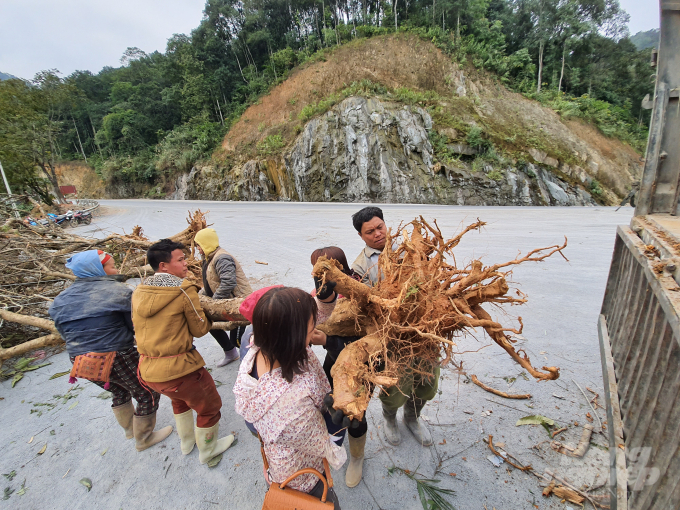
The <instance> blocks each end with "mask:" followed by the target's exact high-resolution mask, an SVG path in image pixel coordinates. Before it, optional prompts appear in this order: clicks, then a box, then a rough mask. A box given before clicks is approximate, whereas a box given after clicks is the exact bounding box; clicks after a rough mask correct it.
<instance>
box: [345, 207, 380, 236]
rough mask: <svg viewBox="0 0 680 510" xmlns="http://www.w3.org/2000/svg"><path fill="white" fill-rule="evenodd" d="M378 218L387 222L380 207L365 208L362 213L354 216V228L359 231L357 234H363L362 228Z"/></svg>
mask: <svg viewBox="0 0 680 510" xmlns="http://www.w3.org/2000/svg"><path fill="white" fill-rule="evenodd" d="M376 216H377V217H378V218H380V219H381V220H383V221H385V218H383V213H382V209H381V208H380V207H374V206H369V207H364V208H363V209H362V210H361V211H359V212H356V213H354V214H353V215H352V224H353V225H354V228H355V229H357V232H359V233H360V234H361V227H363V226H364V223H366V222H367V221H371V220H372V219H373V218H375V217H376Z"/></svg>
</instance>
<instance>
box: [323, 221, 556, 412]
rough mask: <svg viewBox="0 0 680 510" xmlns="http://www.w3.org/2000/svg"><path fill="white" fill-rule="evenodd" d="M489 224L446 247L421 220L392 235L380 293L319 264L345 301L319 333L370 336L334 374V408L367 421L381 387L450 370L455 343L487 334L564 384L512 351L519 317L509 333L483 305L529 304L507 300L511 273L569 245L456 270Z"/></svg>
mask: <svg viewBox="0 0 680 510" xmlns="http://www.w3.org/2000/svg"><path fill="white" fill-rule="evenodd" d="M484 225H485V223H484V222H482V221H479V220H477V221H476V222H475V223H473V224H472V225H469V226H468V227H466V228H465V229H463V231H462V232H461V233H460V234H458V235H457V236H455V237H453V238H451V239H449V240H444V238H443V236H442V234H441V231H440V230H439V227H438V226H437V222H436V221H435V222H434V225H430V224H429V223H428V222H427V221H425V220H424V219H423V217H422V216H421V217H420V218H417V219H415V220H414V221H412V222H411V223H409V224H408V225H406V227H405V228H402V227H400V228H399V229H398V232H397V234H396V235H394V236H393V235H392V232H391V231H389V232H388V235H387V242H386V244H385V249H384V250H383V252H382V253H381V255H380V258H379V261H378V264H379V267H380V271H381V274H382V276H383V279H382V280H381V281H380V282H379V283H378V284H377V285H376V286H374V287H368V286H366V285H363V284H361V283H359V282H357V281H356V280H353V279H352V278H350V277H349V276H347V275H345V274H344V273H343V272H342V271H341V269H340V265H339V263H338V262H336V261H334V260H329V259H327V258H326V257H321V258H319V260H318V261H317V263H316V265H315V266H314V275H315V276H317V277H319V278H321V279H323V280H330V281H335V282H336V283H337V286H336V288H335V290H336V291H337V292H339V293H340V294H342V295H343V296H345V298H346V299H343V300H341V301H340V302H339V303H338V305H337V306H336V308H335V310H334V312H333V314H332V315H331V317H330V318H329V319H328V321H326V322H325V323H324V324H322V325H321V326H320V329H322V330H323V331H324V332H325V333H326V334H329V335H340V336H355V335H357V336H364V338H362V339H361V340H359V341H357V342H354V343H352V344H350V345H349V346H347V347H346V348H345V349H344V350H343V351H342V352H341V353H340V356H339V357H338V360H337V362H336V363H335V366H334V367H333V369H332V371H331V374H332V376H333V381H334V387H335V392H334V399H335V405H334V406H335V408H336V409H341V410H342V411H343V412H344V413H345V414H346V415H347V416H350V417H356V418H361V417H362V416H363V414H364V412H365V411H366V408H367V406H368V402H369V400H370V398H371V394H372V391H371V390H372V388H373V387H374V386H375V385H377V386H383V387H389V386H394V385H395V384H396V383H397V381H398V380H399V379H400V378H401V377H402V376H403V375H404V374H405V373H406V371H407V370H411V371H413V372H419V373H421V374H422V375H428V374H429V370H431V367H432V366H433V364H441V365H442V366H444V365H446V364H447V363H449V362H450V361H451V360H452V359H453V356H454V355H456V354H457V353H456V351H455V350H454V349H455V347H456V343H455V341H454V338H455V337H456V336H460V335H464V334H470V333H471V332H472V331H473V330H475V329H476V328H482V329H483V330H484V331H486V333H487V334H488V335H489V336H490V337H491V338H492V339H493V340H494V342H496V343H497V344H498V345H499V346H500V347H502V348H503V349H504V350H505V351H506V352H507V353H508V354H509V355H510V356H511V357H512V358H513V359H514V360H515V361H516V362H517V363H518V364H520V365H521V366H522V367H523V368H524V369H525V370H527V371H528V372H529V373H530V374H531V375H532V376H533V377H534V378H536V379H537V380H539V381H545V380H552V379H557V378H558V377H559V375H560V372H559V368H557V367H543V371H540V370H537V369H536V368H534V367H533V366H532V365H531V362H530V360H529V357H528V356H527V354H526V353H525V352H524V351H522V350H519V351H516V350H515V348H514V347H513V345H512V344H513V340H511V339H510V338H509V337H508V334H507V333H508V332H512V333H516V334H520V333H521V331H522V327H523V325H522V319H521V317H519V318H518V322H519V328H508V327H504V326H503V325H501V324H500V323H498V322H496V321H495V320H494V319H493V318H492V317H491V315H490V314H489V313H488V312H487V311H486V310H485V309H484V308H483V307H482V305H484V304H487V303H488V304H494V305H502V304H510V305H520V304H523V303H525V302H526V299H525V297H524V295H523V294H522V293H521V292H519V291H515V292H514V295H515V296H516V297H513V296H511V295H509V292H510V287H509V286H508V283H507V281H506V278H507V277H508V275H509V274H510V272H511V270H510V269H509V268H511V267H512V266H515V265H517V264H521V263H523V262H531V261H533V262H540V261H542V260H544V259H546V258H548V257H550V256H551V255H554V254H555V253H559V254H560V255H562V250H564V248H566V246H567V240H566V238H565V240H564V244H562V245H555V246H549V247H546V248H539V249H536V250H532V251H530V252H529V253H527V254H526V255H524V256H519V257H518V258H516V259H515V260H511V261H509V262H504V263H501V264H494V265H491V266H484V265H483V264H482V262H481V261H480V260H473V261H472V262H470V263H469V264H468V265H467V266H466V267H462V268H461V267H458V266H457V265H456V260H455V257H454V253H453V250H454V248H455V247H456V246H457V245H458V243H460V241H461V239H462V237H463V236H464V235H465V234H466V233H468V232H469V231H471V230H478V229H480V228H481V227H482V226H484ZM409 227H410V228H409ZM562 256H563V257H564V255H562ZM565 259H566V257H565Z"/></svg>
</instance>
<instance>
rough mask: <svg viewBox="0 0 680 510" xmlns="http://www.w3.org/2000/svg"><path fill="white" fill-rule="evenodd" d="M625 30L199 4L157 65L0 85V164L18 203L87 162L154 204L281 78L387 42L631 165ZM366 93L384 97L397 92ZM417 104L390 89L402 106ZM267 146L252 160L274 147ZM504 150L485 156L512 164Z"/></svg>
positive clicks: (456, 1)
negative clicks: (510, 97)
mask: <svg viewBox="0 0 680 510" xmlns="http://www.w3.org/2000/svg"><path fill="white" fill-rule="evenodd" d="M626 21H627V15H626V14H625V12H623V11H622V10H621V8H620V6H619V4H618V0H567V1H565V0H440V1H438V2H437V1H432V2H420V1H404V2H399V1H398V0H395V1H393V2H385V1H382V0H365V1H362V0H359V1H354V2H348V1H343V0H339V1H338V2H335V3H333V2H325V1H324V0H322V1H321V2H306V1H302V2H301V1H295V0H293V1H292V2H291V1H288V2H277V1H270V0H265V1H264V2H263V1H258V2H252V1H250V0H245V1H241V2H233V1H230V0H208V1H207V3H206V5H205V10H204V18H203V20H202V21H201V23H200V25H199V26H198V27H197V28H196V29H195V30H194V31H192V33H191V35H175V36H173V37H172V38H171V39H170V40H169V41H168V45H167V49H166V51H165V52H164V53H158V52H155V53H153V54H149V55H147V54H145V53H144V52H142V51H141V50H139V49H137V48H129V49H128V50H127V51H126V52H125V54H124V56H123V59H122V64H123V65H122V66H121V67H119V68H115V69H114V68H104V69H102V70H101V71H100V72H99V73H97V74H94V73H92V72H90V71H78V72H75V73H73V74H72V75H70V76H67V77H61V76H59V75H58V74H55V73H53V72H50V71H46V72H43V73H40V74H39V75H37V76H36V78H35V80H34V81H33V83H32V84H28V83H25V82H23V81H20V80H6V81H2V82H0V110H1V111H3V113H5V112H6V113H7V114H6V115H5V114H3V116H2V117H1V118H0V159H1V160H2V162H3V164H4V166H5V169H6V170H7V171H8V174H9V177H10V180H11V184H12V185H13V186H14V189H17V190H18V191H33V192H37V193H42V194H43V195H44V194H45V192H46V191H47V189H48V188H50V187H51V186H49V184H50V183H47V182H45V179H43V175H45V174H46V175H48V176H50V178H51V180H52V183H51V184H52V185H53V184H54V183H55V182H56V178H57V167H58V166H59V165H60V164H61V163H64V162H68V161H74V160H75V161H81V162H83V163H84V162H87V164H88V165H89V166H91V167H92V168H94V169H95V171H96V172H97V173H98V174H99V175H100V176H101V177H102V179H103V180H104V181H105V182H106V183H107V184H108V185H109V188H110V189H113V188H112V187H113V186H118V188H119V189H122V188H126V189H127V190H128V192H129V193H137V194H140V193H145V192H149V190H154V189H155V190H158V189H159V188H158V187H156V186H155V185H156V184H157V183H159V182H161V183H164V182H172V181H174V179H175V177H176V175H177V174H178V173H181V172H187V171H188V170H190V169H191V168H192V167H194V166H195V165H196V164H197V163H199V162H201V161H202V162H209V161H212V163H213V164H214V165H216V166H219V165H220V164H222V163H223V162H224V161H226V160H225V158H227V159H228V158H229V157H230V156H228V155H226V156H225V155H224V154H222V153H221V152H220V150H218V152H217V153H215V154H213V151H214V150H215V149H216V148H218V147H219V145H220V142H221V141H222V140H223V138H224V136H225V134H227V132H228V131H229V129H230V127H231V126H232V125H233V124H234V123H235V122H236V121H237V120H238V119H239V118H240V117H241V115H242V114H243V112H244V111H245V110H246V108H247V107H248V106H249V105H253V104H257V102H258V101H260V98H261V97H262V95H263V94H265V93H267V92H268V91H269V90H271V88H272V87H273V86H275V85H276V84H280V83H283V82H284V81H285V79H286V78H287V77H288V76H289V74H290V73H291V71H292V70H293V69H294V68H296V67H298V68H299V67H300V66H303V67H304V66H305V65H310V64H311V63H314V62H319V61H323V60H324V59H327V58H329V56H330V55H332V53H333V51H334V50H335V48H337V47H338V46H342V45H347V44H349V45H350V46H348V47H351V44H356V43H357V42H360V40H362V39H370V38H375V37H382V36H385V35H387V34H391V33H394V32H397V31H398V32H400V33H402V34H407V35H410V36H413V37H415V38H418V39H420V40H423V41H429V42H431V43H432V44H434V45H435V46H436V47H437V48H438V49H439V50H441V51H442V52H443V54H445V55H446V56H447V58H448V59H449V60H450V62H454V63H456V65H458V66H460V69H461V70H463V71H464V72H465V73H467V74H470V73H473V74H474V73H482V74H483V75H484V76H486V77H490V78H488V79H490V80H492V81H495V83H496V84H498V86H501V85H502V86H504V87H507V88H509V89H510V90H512V91H515V92H518V93H521V94H524V95H525V96H526V97H528V98H530V99H535V100H538V101H540V102H541V103H543V104H545V105H547V106H550V107H553V108H555V109H556V110H558V111H560V113H561V114H562V115H563V117H566V116H571V117H579V118H582V119H584V120H586V121H588V122H591V123H593V124H594V125H595V126H597V128H598V129H599V130H600V132H602V133H604V134H605V135H607V136H612V137H617V138H619V139H622V140H624V141H626V143H628V144H629V145H630V146H631V147H633V148H635V149H636V150H638V151H641V150H642V149H643V147H644V143H645V138H646V131H647V125H646V124H647V120H648V117H649V112H648V111H644V110H641V109H640V99H641V98H642V97H644V95H645V94H647V93H650V92H651V91H652V87H653V82H652V80H651V79H650V69H649V65H648V61H649V58H648V53H647V52H646V51H639V50H638V49H637V48H636V47H635V45H634V44H633V43H632V42H631V41H630V39H629V38H628V37H627V33H626V28H625V24H626ZM423 51H432V50H431V49H428V47H427V46H425V45H423ZM388 57H389V55H388ZM480 76H481V74H480ZM345 85H346V87H345V88H351V85H352V84H350V83H347V84H345ZM364 85H366V84H364ZM372 87H373V88H375V87H377V88H376V89H375V91H376V93H378V94H382V93H383V92H382V91H383V90H384V91H385V93H389V94H393V92H395V91H396V90H398V89H399V88H400V87H401V84H399V83H372V84H371V85H370V86H368V88H369V89H371V88H372ZM381 87H382V88H381ZM385 87H387V88H389V89H390V90H387V89H385ZM363 88H364V90H366V86H364V87H363ZM426 91H427V87H424V88H423V87H421V88H420V89H419V90H418V87H415V88H414V89H413V90H411V91H402V92H403V94H404V97H402V99H403V100H404V101H406V102H408V101H413V98H414V97H416V98H417V97H418V96H417V94H423V93H425V92H426ZM364 93H365V92H364ZM411 93H414V94H416V95H415V96H414V95H411V96H409V94H411ZM409 97H410V99H409ZM292 100H293V101H294V99H292ZM325 100H328V98H324V97H318V103H315V105H316V106H315V107H316V108H317V109H319V111H323V110H324V108H327V107H329V106H328V105H326V107H324V103H323V101H325ZM418 102H419V103H421V104H422V105H423V106H425V107H428V106H432V105H428V104H426V101H418ZM319 104H321V106H319ZM312 106H314V105H312ZM433 107H436V106H433ZM307 112H308V113H309V114H310V117H309V118H311V116H313V114H314V110H313V108H312V110H308V111H307ZM473 127H474V126H471V125H469V124H465V126H460V128H461V129H462V133H459V134H460V135H462V136H463V137H464V138H465V137H470V139H471V140H472V141H473V142H475V143H477V144H478V147H480V148H484V147H486V148H488V146H489V143H488V140H486V138H485V134H484V132H483V130H479V131H476V130H474V129H472V128H473ZM271 136H272V138H269V139H268V141H267V144H268V145H267V144H265V145H264V146H263V149H262V151H264V152H265V153H266V152H267V151H270V150H272V151H275V150H277V148H279V149H280V146H279V144H280V143H281V142H280V141H279V139H278V138H276V135H271ZM429 136H435V137H436V136H438V135H436V134H432V133H430V135H429ZM507 138H508V140H509V141H506V142H505V143H504V144H502V145H501V146H498V147H494V150H497V151H498V152H500V154H499V156H503V157H505V156H507V157H510V158H513V154H512V150H511V145H512V136H511V135H508V137H507ZM485 140H486V141H485ZM430 143H433V144H434V145H436V144H437V143H440V144H441V143H443V142H442V140H441V139H439V140H434V139H433V140H431V141H430ZM538 149H539V150H540V149H541V148H540V147H538ZM258 150H259V149H258ZM503 151H506V152H507V154H505V153H503ZM211 158H212V160H211ZM220 158H222V159H220ZM515 159H516V158H515ZM224 164H228V162H227V163H224ZM40 170H43V171H44V172H45V174H43V173H42V172H41V171H40ZM596 189H597V188H596ZM156 192H158V191H156ZM162 192H163V191H162V190H161V191H160V192H159V193H162Z"/></svg>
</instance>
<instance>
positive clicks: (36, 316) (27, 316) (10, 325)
mask: <svg viewBox="0 0 680 510" xmlns="http://www.w3.org/2000/svg"><path fill="white" fill-rule="evenodd" d="M205 215H206V213H203V212H201V211H200V210H198V211H195V212H194V213H191V212H189V217H188V218H187V223H188V226H187V228H185V229H184V230H182V231H181V232H179V233H178V234H176V235H174V236H172V237H171V238H170V239H172V240H173V241H176V242H180V243H182V244H184V246H186V252H187V260H188V262H189V270H190V274H189V278H192V279H193V280H194V281H195V282H196V283H198V284H199V285H200V286H202V278H201V264H200V261H199V260H197V259H196V257H195V247H194V236H195V235H196V233H197V232H198V231H199V230H201V229H204V228H206V227H207V226H208V225H207V222H206V218H205ZM153 242H154V241H150V240H149V239H147V238H146V236H145V235H144V233H143V230H142V228H141V227H140V226H135V227H134V228H133V229H132V233H131V234H127V235H125V234H110V235H108V236H106V237H104V238H102V239H97V238H89V237H82V236H79V235H75V234H71V233H68V232H66V231H64V230H63V229H61V228H59V227H55V226H53V225H48V226H47V227H42V226H33V225H28V224H26V223H24V222H22V221H20V220H16V219H9V220H7V222H6V223H5V225H4V228H3V229H2V230H1V231H0V289H1V290H0V325H2V338H0V342H1V344H0V363H1V362H2V360H4V359H8V358H10V357H13V356H17V355H20V354H23V353H24V352H28V351H29V350H31V349H36V348H39V347H44V346H46V345H52V344H55V343H60V342H61V341H62V340H61V338H60V337H59V334H58V333H57V331H56V330H55V329H54V324H53V323H52V321H50V320H49V317H48V313H47V310H48V308H49V306H50V304H51V303H52V301H53V299H54V297H55V296H56V295H57V294H59V293H60V292H61V291H62V290H64V289H65V288H66V287H68V285H70V283H71V282H72V281H73V280H75V276H74V275H73V274H72V273H71V271H69V270H68V269H66V267H65V264H66V261H67V259H68V258H69V257H70V256H71V255H73V254H74V253H76V252H81V251H86V250H94V249H99V250H103V251H106V252H108V253H110V254H111V255H112V256H113V258H114V259H115V260H116V266H117V267H118V268H119V271H120V273H121V274H123V275H125V276H127V277H128V278H144V277H146V276H150V275H152V274H153V270H152V269H151V267H150V266H149V265H148V264H147V262H146V251H147V249H148V248H149V247H150V246H151V245H152V244H153ZM3 323H4V324H3ZM45 329H47V330H48V331H50V334H49V335H47V336H41V335H42V334H43V333H41V331H42V330H45ZM29 340H30V342H29V343H28V344H25V343H24V342H27V341H29ZM18 344H21V345H18ZM9 346H15V347H12V348H10V349H4V348H3V347H9Z"/></svg>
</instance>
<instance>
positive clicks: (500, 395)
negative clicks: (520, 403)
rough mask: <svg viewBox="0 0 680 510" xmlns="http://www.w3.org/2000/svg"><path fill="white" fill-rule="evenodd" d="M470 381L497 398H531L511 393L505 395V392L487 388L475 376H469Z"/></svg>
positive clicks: (528, 395) (527, 395) (526, 395)
mask: <svg viewBox="0 0 680 510" xmlns="http://www.w3.org/2000/svg"><path fill="white" fill-rule="evenodd" d="M470 380H471V381H472V382H473V383H475V384H476V385H477V386H479V387H480V388H482V389H483V390H485V391H488V392H489V393H493V394H494V395H497V396H499V397H503V398H511V399H527V398H531V395H530V394H529V393H525V394H513V393H506V392H505V391H500V390H496V389H494V388H492V387H491V386H487V385H486V384H484V383H483V382H481V381H480V380H479V379H477V376H476V375H471V376H470Z"/></svg>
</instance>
